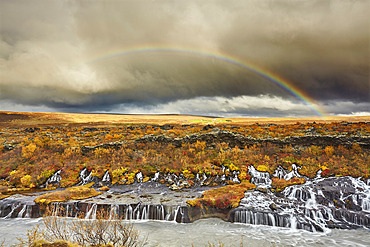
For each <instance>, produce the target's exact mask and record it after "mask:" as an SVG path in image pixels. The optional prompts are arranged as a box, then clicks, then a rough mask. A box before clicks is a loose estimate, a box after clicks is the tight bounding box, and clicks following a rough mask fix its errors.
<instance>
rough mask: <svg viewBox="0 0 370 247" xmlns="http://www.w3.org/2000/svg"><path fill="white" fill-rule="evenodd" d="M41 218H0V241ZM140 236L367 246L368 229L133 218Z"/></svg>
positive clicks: (169, 240)
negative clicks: (314, 229)
mask: <svg viewBox="0 0 370 247" xmlns="http://www.w3.org/2000/svg"><path fill="white" fill-rule="evenodd" d="M41 223H42V219H41V218H37V219H24V218H23V219H22V218H15V219H0V243H1V241H3V240H5V243H4V246H11V245H12V244H15V243H17V239H16V238H17V237H18V238H19V237H22V238H25V237H26V234H27V229H30V228H32V227H33V226H36V225H37V224H41ZM134 226H135V227H136V229H137V230H139V231H140V235H141V236H147V237H148V241H147V244H146V245H145V246H163V247H164V246H169V247H176V246H189V247H190V246H192V244H193V246H209V245H208V242H209V243H211V244H215V246H219V241H221V242H222V243H223V244H225V246H241V245H240V243H241V242H242V243H243V246H248V247H255V246H256V247H257V246H263V247H265V246H341V247H343V246H348V247H349V246H359V247H361V246H363V247H368V246H370V231H369V230H365V229H357V230H339V229H332V230H328V231H327V232H325V233H318V232H308V231H304V230H293V229H289V228H280V227H271V226H260V225H249V224H235V223H229V222H224V221H222V220H220V219H215V218H211V219H202V220H198V221H195V222H194V223H190V224H179V223H174V222H167V221H134Z"/></svg>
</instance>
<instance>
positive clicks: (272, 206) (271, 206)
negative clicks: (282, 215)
mask: <svg viewBox="0 0 370 247" xmlns="http://www.w3.org/2000/svg"><path fill="white" fill-rule="evenodd" d="M269 207H270V208H271V210H273V211H275V210H278V207H277V206H276V204H275V203H271V204H270V206H269Z"/></svg>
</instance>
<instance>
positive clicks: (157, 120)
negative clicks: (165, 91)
mask: <svg viewBox="0 0 370 247" xmlns="http://www.w3.org/2000/svg"><path fill="white" fill-rule="evenodd" d="M314 121H315V122H317V123H325V122H342V121H346V122H370V116H350V117H342V116H335V117H322V118H320V117H282V118H215V117H205V116H193V115H176V114H168V115H123V114H122V115H121V114H82V113H39V112H37V113H35V112H4V111H3V112H1V111H0V126H4V127H5V126H8V127H11V126H13V127H16V126H18V127H21V126H25V127H26V126H35V125H62V126H72V125H81V124H82V125H86V124H88V125H99V126H100V125H103V126H111V125H117V124H204V125H205V124H214V125H217V124H237V125H250V124H255V123H261V124H262V123H275V124H294V123H296V122H300V123H307V122H314Z"/></svg>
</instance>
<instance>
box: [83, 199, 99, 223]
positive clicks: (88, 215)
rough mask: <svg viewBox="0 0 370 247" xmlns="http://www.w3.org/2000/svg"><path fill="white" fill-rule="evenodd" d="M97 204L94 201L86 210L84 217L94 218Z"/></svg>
mask: <svg viewBox="0 0 370 247" xmlns="http://www.w3.org/2000/svg"><path fill="white" fill-rule="evenodd" d="M97 208H98V206H97V204H96V203H94V204H93V205H92V206H91V208H90V209H89V210H88V211H87V213H86V216H85V219H96V211H97Z"/></svg>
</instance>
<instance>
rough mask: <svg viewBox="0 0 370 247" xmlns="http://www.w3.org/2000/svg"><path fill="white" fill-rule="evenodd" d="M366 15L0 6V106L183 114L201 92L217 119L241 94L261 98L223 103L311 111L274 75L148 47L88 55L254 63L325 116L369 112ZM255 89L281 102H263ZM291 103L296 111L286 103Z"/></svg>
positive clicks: (304, 6)
mask: <svg viewBox="0 0 370 247" xmlns="http://www.w3.org/2000/svg"><path fill="white" fill-rule="evenodd" d="M369 10H370V7H369V2H368V1H366V0H364V1H347V0H338V1H319V0H313V1H308V0H300V1H292V0H283V1H273V0H262V1H261V0H259V1H257V0H251V1H173V2H169V1H141V0H139V1H53V0H50V1H25V0H23V1H20V0H13V1H0V18H1V19H0V76H1V80H0V107H2V108H4V109H5V108H8V109H9V105H10V104H11V103H13V104H16V105H17V107H19V109H20V110H22V105H23V107H24V109H29V108H30V107H31V106H35V107H36V108H37V109H40V107H41V109H44V108H43V107H45V109H55V110H62V111H112V110H121V111H127V109H126V108H125V107H123V106H128V105H129V106H131V109H137V111H138V112H141V111H143V109H151V110H152V111H153V110H154V111H155V110H156V111H158V112H162V111H163V109H168V111H171V109H172V108H171V109H170V108H169V105H171V106H172V107H178V112H179V113H190V112H187V110H186V107H185V105H186V104H191V105H192V108H193V109H196V108H197V106H195V105H194V104H195V103H196V102H198V104H199V107H200V108H201V109H203V110H202V111H199V112H202V113H203V112H204V111H206V110H207V109H206V108H204V107H203V106H201V105H202V104H204V103H205V101H204V100H203V101H200V100H199V99H208V101H207V102H208V103H210V102H213V103H212V104H211V105H214V106H215V105H217V107H214V108H212V109H208V110H209V111H212V112H215V113H217V112H219V113H220V114H224V113H223V110H221V109H220V110H219V111H217V110H216V109H217V108H220V107H221V106H222V104H221V103H220V102H219V101H218V99H223V98H228V99H232V102H236V101H237V99H239V101H238V102H241V101H240V99H241V98H243V99H250V100H252V99H259V100H260V101H259V104H255V105H253V107H251V106H250V107H242V106H238V107H234V108H230V107H227V106H226V105H225V109H228V111H229V112H231V113H233V114H234V113H235V114H240V115H243V114H249V115H256V114H257V113H258V114H257V115H261V114H262V115H271V114H282V115H310V114H312V112H311V113H310V112H309V111H307V108H301V107H302V104H301V103H302V102H299V101H297V99H295V98H294V97H292V95H290V94H289V93H287V92H286V91H284V90H282V89H281V88H279V87H277V86H276V85H274V84H272V83H271V82H269V81H267V80H265V79H263V78H261V77H259V76H258V75H256V74H253V73H251V72H250V71H247V70H245V69H243V68H241V67H238V66H235V65H233V64H230V63H227V62H225V61H221V60H217V59H215V58H210V57H205V56H201V55H196V54H185V53H175V52H172V53H169V52H147V53H132V54H126V55H124V56H118V57H112V58H108V59H102V60H97V61H95V62H88V61H92V59H93V58H96V57H99V56H101V55H106V54H109V53H110V52H114V51H119V50H124V49H127V48H129V47H140V46H142V47H144V46H164V47H166V46H174V47H186V48H188V49H194V50H202V51H209V52H211V51H216V52H219V53H226V54H229V55H230V56H233V57H238V58H239V59H240V60H242V61H250V62H252V63H254V64H257V65H259V66H260V67H262V68H265V69H267V70H270V71H273V72H275V73H276V74H278V75H280V76H282V77H283V78H286V79H287V80H289V81H291V82H292V84H294V85H295V86H296V87H298V88H300V89H302V91H304V92H306V93H307V94H308V95H310V96H311V97H313V98H314V99H315V100H316V101H317V102H318V103H319V104H320V105H321V106H322V108H324V109H326V110H327V111H328V112H330V113H335V114H351V112H364V111H365V112H366V111H367V110H366V109H365V106H366V107H367V106H368V102H369V101H370V82H369V61H370V60H369V59H370V57H369V54H370V48H369V42H370V40H369V21H368V17H367V14H368V12H369ZM261 95H264V96H263V97H262V98H263V99H264V102H269V100H268V99H270V98H271V99H274V97H277V98H275V99H281V100H283V101H281V102H280V103H281V106H280V107H275V108H274V107H265V106H261V104H262V101H261V100H262V98H260V97H261ZM248 97H251V98H248ZM266 97H267V98H266ZM252 101H253V100H252ZM1 102H2V103H1ZM5 102H7V103H5ZM215 102H218V103H217V104H216V103H215ZM221 102H222V101H221ZM289 102H290V103H289ZM184 104H185V105H184ZM290 104H294V105H295V106H296V108H289V107H288V108H287V109H288V110H286V109H285V108H284V106H283V105H286V106H291V105H290ZM247 105H248V104H247ZM262 105H263V104H262ZM298 106H299V107H298ZM202 107H203V108H202ZM36 108H35V109H36ZM252 108H253V109H252ZM179 109H182V110H181V111H180V110H179ZM339 109H341V110H339ZM172 110H174V109H172ZM194 112H196V110H194ZM204 113H205V112H204Z"/></svg>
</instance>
